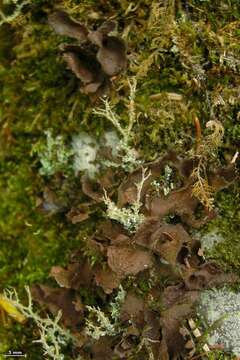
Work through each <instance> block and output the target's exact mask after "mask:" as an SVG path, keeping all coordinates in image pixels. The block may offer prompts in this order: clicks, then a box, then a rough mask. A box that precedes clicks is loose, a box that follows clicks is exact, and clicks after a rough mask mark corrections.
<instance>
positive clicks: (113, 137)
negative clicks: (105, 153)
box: [103, 131, 120, 157]
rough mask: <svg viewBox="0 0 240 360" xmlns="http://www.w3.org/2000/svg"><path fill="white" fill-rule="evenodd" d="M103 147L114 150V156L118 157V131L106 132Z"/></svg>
mask: <svg viewBox="0 0 240 360" xmlns="http://www.w3.org/2000/svg"><path fill="white" fill-rule="evenodd" d="M103 140H104V143H103V146H106V147H108V148H110V149H111V150H112V155H113V156H114V157H116V156H117V155H118V153H119V142H120V139H119V137H118V135H117V133H116V131H106V132H105V134H104V135H103Z"/></svg>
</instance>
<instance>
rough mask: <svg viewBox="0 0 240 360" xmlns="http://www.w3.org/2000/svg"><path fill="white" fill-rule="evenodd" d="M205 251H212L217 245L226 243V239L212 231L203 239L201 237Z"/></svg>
mask: <svg viewBox="0 0 240 360" xmlns="http://www.w3.org/2000/svg"><path fill="white" fill-rule="evenodd" d="M199 240H200V242H201V246H202V249H203V251H211V250H213V249H214V248H215V246H216V245H218V244H219V243H221V242H223V241H224V237H223V236H222V235H221V234H220V233H218V232H216V231H211V232H209V233H207V234H205V235H204V236H202V237H199Z"/></svg>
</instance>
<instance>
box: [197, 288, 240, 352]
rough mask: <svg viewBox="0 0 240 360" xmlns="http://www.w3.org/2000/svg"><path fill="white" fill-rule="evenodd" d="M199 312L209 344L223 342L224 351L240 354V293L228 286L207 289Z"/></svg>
mask: <svg viewBox="0 0 240 360" xmlns="http://www.w3.org/2000/svg"><path fill="white" fill-rule="evenodd" d="M198 313H199V317H200V318H201V319H202V321H203V323H204V325H205V327H206V331H207V335H208V342H209V344H210V345H216V344H223V345H224V351H231V352H232V353H233V354H234V355H236V356H240V293H239V292H238V293H235V292H233V291H231V290H228V289H227V288H224V289H214V290H206V291H204V292H203V293H202V295H201V297H200V302H199V305H198Z"/></svg>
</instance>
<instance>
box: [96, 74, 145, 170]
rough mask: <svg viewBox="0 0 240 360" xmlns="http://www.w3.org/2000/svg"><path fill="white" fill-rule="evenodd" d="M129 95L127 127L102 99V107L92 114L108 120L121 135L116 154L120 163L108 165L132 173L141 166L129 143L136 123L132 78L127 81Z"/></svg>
mask: <svg viewBox="0 0 240 360" xmlns="http://www.w3.org/2000/svg"><path fill="white" fill-rule="evenodd" d="M128 83H129V88H130V95H129V102H128V120H129V121H128V126H126V127H123V126H122V125H121V119H120V117H119V116H118V115H117V114H116V113H115V112H114V111H113V109H112V107H111V104H110V102H109V100H108V99H103V104H104V107H103V108H101V109H97V110H93V113H94V114H96V115H99V116H102V117H105V118H106V119H107V120H109V121H110V122H111V123H112V124H113V126H114V127H115V128H116V129H117V130H118V132H119V133H120V134H121V136H122V139H121V140H120V141H119V144H118V146H117V152H119V153H122V156H121V163H120V164H117V163H110V162H109V165H111V166H122V167H123V168H124V169H125V170H126V171H133V170H134V169H135V168H136V167H138V166H139V165H140V164H141V161H140V160H139V159H138V154H137V151H136V150H135V149H134V148H132V146H131V142H132V140H133V131H132V129H133V125H134V123H135V122H136V120H137V119H136V109H135V93H136V86H137V81H136V78H133V79H132V80H131V81H130V80H128Z"/></svg>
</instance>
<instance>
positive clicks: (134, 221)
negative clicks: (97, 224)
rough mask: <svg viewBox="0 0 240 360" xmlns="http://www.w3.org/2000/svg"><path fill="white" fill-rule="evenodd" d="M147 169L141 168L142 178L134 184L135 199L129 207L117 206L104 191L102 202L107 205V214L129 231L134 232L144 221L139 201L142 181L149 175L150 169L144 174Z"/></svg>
mask: <svg viewBox="0 0 240 360" xmlns="http://www.w3.org/2000/svg"><path fill="white" fill-rule="evenodd" d="M146 172H147V169H144V168H142V179H141V181H140V182H139V183H137V184H135V185H136V188H137V198H136V201H135V202H134V203H133V204H131V205H130V206H129V207H123V208H121V209H120V208H119V207H117V205H116V204H115V203H114V202H113V201H112V200H111V199H110V198H109V197H108V195H107V193H106V192H104V198H103V200H104V203H105V204H106V206H107V216H108V217H109V218H110V219H112V220H116V221H118V222H119V223H120V224H122V225H123V226H124V227H125V229H126V230H128V231H129V232H130V233H134V232H135V231H136V229H137V228H138V226H139V225H140V224H141V223H142V222H143V221H144V219H145V218H144V215H143V214H141V213H140V209H141V206H142V203H141V192H142V188H143V184H144V182H145V181H146V180H147V179H148V178H149V176H150V175H151V171H149V173H148V174H147V175H146Z"/></svg>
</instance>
